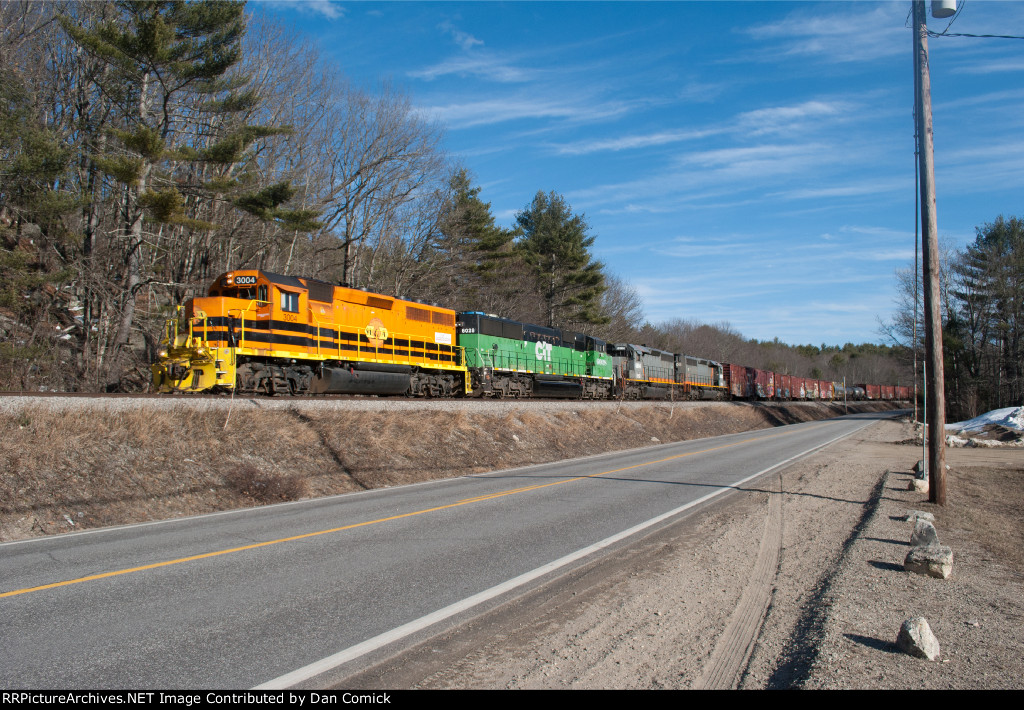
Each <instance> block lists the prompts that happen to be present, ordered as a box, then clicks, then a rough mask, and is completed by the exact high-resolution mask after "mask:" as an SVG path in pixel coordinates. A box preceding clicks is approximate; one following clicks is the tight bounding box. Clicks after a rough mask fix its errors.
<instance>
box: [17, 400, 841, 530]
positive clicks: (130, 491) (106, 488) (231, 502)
mask: <svg viewBox="0 0 1024 710" xmlns="http://www.w3.org/2000/svg"><path fill="white" fill-rule="evenodd" d="M837 413H839V412H838V411H836V410H833V409H830V408H829V407H826V406H824V405H820V406H816V407H810V406H797V407H758V406H750V405H733V404H709V405H707V406H702V407H698V408H692V407H678V406H677V407H673V406H672V405H670V404H652V405H650V406H644V407H621V408H615V407H597V408H588V407H587V406H586V404H582V403H581V404H580V406H579V408H578V409H577V408H572V409H560V410H544V411H539V410H536V409H531V408H530V404H529V403H524V404H523V405H522V407H521V408H516V409H514V410H512V411H503V412H501V413H494V412H490V411H488V410H486V409H482V408H474V409H472V410H457V411H455V412H444V411H437V410H422V411H416V412H415V413H413V414H412V415H410V413H409V412H405V413H394V412H386V411H375V412H365V411H364V412H358V411H345V410H338V409H324V410H318V409H316V408H314V407H304V408H302V409H301V410H300V409H298V408H293V409H245V410H242V411H235V412H234V413H233V414H232V415H231V416H230V417H228V416H227V413H226V412H225V411H223V410H220V411H217V410H213V411H211V410H201V409H195V408H192V407H190V406H189V405H187V404H183V405H181V406H179V407H175V408H172V409H169V410H159V411H138V410H132V411H115V412H112V411H106V410H102V409H98V408H97V409H83V410H78V411H64V412H56V411H50V410H48V409H45V408H42V407H37V408H27V409H25V410H23V411H20V412H17V413H14V414H7V415H0V467H2V470H0V540H12V539H19V538H24V537H31V536H35V535H44V534H51V533H56V532H67V531H69V530H72V529H81V528H89V527H99V526H106V525H116V524H124V523H131V522H140V521H146V520H159V519H165V518H171V517H180V516H184V515H196V514H200V513H207V512H212V511H216V510H226V509H231V508H237V507H244V506H248V505H253V504H261V503H266V502H274V501H282V500H295V499H296V498H301V497H305V496H310V497H318V496H323V495H331V494H336V493H346V492H351V491H356V490H362V489H367V488H380V487H387V486H395V485H402V484H406V483H413V482H417V481H423V480H429V479H436V478H445V477H450V476H458V475H464V474H469V473H480V472H483V471H491V470H497V469H503V468H510V467H513V466H523V465H530V464H535V463H543V462H547V461H553V460H557V459H559V458H566V457H571V456H580V455H584V454H587V453H599V452H604V451H612V450H621V449H627V448H635V447H640V446H649V445H651V444H653V443H657V441H660V442H669V441H679V440H684V439H693V438H699V437H704V436H712V435H716V434H727V433H733V432H738V431H746V430H750V429H758V428H763V427H767V426H774V425H777V424H780V423H790V422H791V421H802V420H806V419H812V418H817V419H820V418H823V417H827V416H834V415H835V414H837ZM655 440H657V441H655ZM271 472H272V473H271ZM69 519H70V521H71V522H68V521H69Z"/></svg>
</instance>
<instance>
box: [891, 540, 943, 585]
mask: <svg viewBox="0 0 1024 710" xmlns="http://www.w3.org/2000/svg"><path fill="white" fill-rule="evenodd" d="M903 569H905V570H907V571H908V572H915V573H916V574H924V575H928V576H929V577H935V578H936V579H947V578H948V577H949V575H950V574H952V572H953V550H951V549H950V548H948V547H946V546H945V545H922V546H920V547H912V548H910V552H908V553H907V556H906V558H905V559H904V560H903Z"/></svg>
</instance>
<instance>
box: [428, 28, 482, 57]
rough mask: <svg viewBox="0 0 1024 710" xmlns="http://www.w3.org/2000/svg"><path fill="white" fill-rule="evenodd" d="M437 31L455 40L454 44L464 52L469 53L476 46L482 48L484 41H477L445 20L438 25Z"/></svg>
mask: <svg viewBox="0 0 1024 710" xmlns="http://www.w3.org/2000/svg"><path fill="white" fill-rule="evenodd" d="M438 29H440V30H441V31H443V32H447V33H448V34H450V35H451V36H452V39H453V40H455V44H457V45H459V46H460V47H462V49H463V50H465V51H469V50H470V49H472V48H473V47H475V46H477V45H480V46H483V43H484V41H483V40H482V39H477V38H476V37H474V36H473V35H471V34H469V33H468V32H463V31H462V30H460V29H459V28H457V27H456V26H455V25H453V24H452V23H451V22H448V21H447V20H446V21H444V22H442V23H441V24H440V25H438Z"/></svg>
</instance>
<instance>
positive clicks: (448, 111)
mask: <svg viewBox="0 0 1024 710" xmlns="http://www.w3.org/2000/svg"><path fill="white" fill-rule="evenodd" d="M419 110H420V111H421V112H422V113H425V114H427V115H429V116H431V117H434V118H436V119H438V120H441V121H443V122H445V123H447V124H449V127H451V128H469V127H472V126H481V125H490V124H496V123H504V122H507V121H516V120H520V119H527V118H532V119H538V118H561V119H573V120H581V121H594V120H601V119H605V118H608V117H611V116H617V115H621V114H623V113H625V112H626V111H628V110H629V109H628V106H627V105H625V104H623V103H619V102H607V103H600V102H599V103H590V104H588V103H587V102H586V101H583V100H574V99H572V98H570V97H563V98H561V99H545V98H538V97H533V96H508V97H501V98H495V99H487V100H484V101H469V102H466V103H452V104H446V105H437V106H424V107H421V108H420V109H419Z"/></svg>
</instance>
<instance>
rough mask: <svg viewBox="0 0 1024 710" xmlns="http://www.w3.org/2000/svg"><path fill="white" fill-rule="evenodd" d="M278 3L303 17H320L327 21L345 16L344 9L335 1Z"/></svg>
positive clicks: (292, 0) (309, 0) (305, 0)
mask: <svg viewBox="0 0 1024 710" xmlns="http://www.w3.org/2000/svg"><path fill="white" fill-rule="evenodd" d="M279 2H280V4H282V5H286V6H287V7H288V8H289V9H292V10H297V11H298V12H300V13H302V14H304V15H321V16H323V17H326V18H327V19H329V20H337V19H340V18H342V17H344V16H345V8H344V7H342V5H341V3H340V2H335V0H289V1H288V2H285V1H284V0H279Z"/></svg>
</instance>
